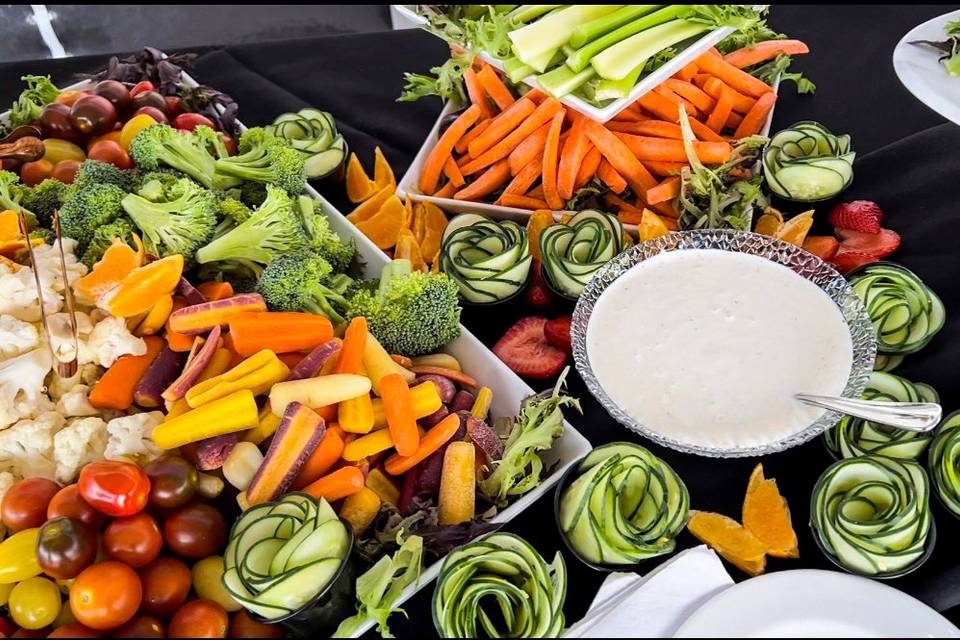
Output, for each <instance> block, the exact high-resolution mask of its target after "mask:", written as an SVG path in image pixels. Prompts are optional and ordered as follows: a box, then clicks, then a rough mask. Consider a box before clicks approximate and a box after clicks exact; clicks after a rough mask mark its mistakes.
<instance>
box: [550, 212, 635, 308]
mask: <svg viewBox="0 0 960 640" xmlns="http://www.w3.org/2000/svg"><path fill="white" fill-rule="evenodd" d="M624 248H625V242H624V237H623V225H622V224H621V223H620V219H619V218H617V216H614V215H611V214H609V213H604V212H602V211H597V210H595V209H586V210H584V211H581V212H579V213H577V214H576V215H575V216H573V217H572V218H570V220H569V221H567V223H566V224H563V223H558V224H554V225H551V226H549V227H547V228H546V229H544V230H543V232H542V233H541V234H540V254H541V256H542V262H543V273H544V276H545V278H546V281H547V284H548V285H550V287H551V288H552V289H554V290H555V291H556V292H557V293H560V294H561V295H564V296H566V297H568V298H577V297H579V296H580V294H581V293H583V289H584V287H586V286H587V283H588V282H589V281H590V278H591V277H593V274H594V273H596V272H597V271H598V270H599V269H600V268H601V267H602V266H603V265H605V264H607V263H608V262H609V261H610V260H612V259H613V258H614V257H615V256H616V255H617V254H618V253H620V252H621V251H623V249H624Z"/></svg>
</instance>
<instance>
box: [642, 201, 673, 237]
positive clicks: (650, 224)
mask: <svg viewBox="0 0 960 640" xmlns="http://www.w3.org/2000/svg"><path fill="white" fill-rule="evenodd" d="M668 233H670V229H668V228H667V225H666V224H664V222H663V220H661V219H660V216H658V215H657V214H655V213H654V212H653V211H651V210H650V209H644V210H643V218H641V219H640V224H638V225H637V235H639V236H640V242H646V241H647V240H653V239H654V238H659V237H660V236H665V235H667V234H668Z"/></svg>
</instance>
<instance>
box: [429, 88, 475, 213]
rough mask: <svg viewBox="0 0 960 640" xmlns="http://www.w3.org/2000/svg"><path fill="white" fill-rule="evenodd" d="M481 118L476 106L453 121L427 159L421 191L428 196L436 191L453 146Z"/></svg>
mask: <svg viewBox="0 0 960 640" xmlns="http://www.w3.org/2000/svg"><path fill="white" fill-rule="evenodd" d="M479 118H480V107H478V106H476V105H474V106H471V107H469V108H468V109H467V110H466V111H464V112H463V113H461V114H460V115H459V116H458V117H457V119H456V120H454V121H453V124H451V125H450V126H449V127H447V130H446V131H444V132H443V135H442V136H440V139H439V140H438V141H437V146H435V147H434V148H433V151H431V152H430V155H429V156H428V157H427V161H426V163H424V166H423V171H422V172H421V173H420V180H419V183H418V186H419V187H420V191H422V192H423V193H426V194H428V195H430V194H432V193H433V192H434V191H436V189H437V183H438V182H439V181H440V174H441V173H443V165H444V164H446V162H447V158H449V157H450V154H451V153H452V152H453V146H454V145H455V144H457V140H459V139H460V137H461V136H462V135H463V134H464V133H466V131H467V129H469V128H470V127H472V126H473V124H474V123H475V122H476V121H477V120H478V119H479Z"/></svg>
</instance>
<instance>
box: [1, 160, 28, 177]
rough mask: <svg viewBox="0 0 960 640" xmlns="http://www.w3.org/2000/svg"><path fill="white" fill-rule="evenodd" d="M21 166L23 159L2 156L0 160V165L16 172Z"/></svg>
mask: <svg viewBox="0 0 960 640" xmlns="http://www.w3.org/2000/svg"><path fill="white" fill-rule="evenodd" d="M22 166H23V160H17V159H16V158H4V159H3V160H0V167H2V168H3V169H5V170H7V171H12V172H13V173H16V174H19V173H20V167H22Z"/></svg>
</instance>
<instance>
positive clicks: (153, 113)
mask: <svg viewBox="0 0 960 640" xmlns="http://www.w3.org/2000/svg"><path fill="white" fill-rule="evenodd" d="M141 113H145V114H147V115H148V116H150V117H151V118H153V119H154V120H156V121H157V122H159V123H160V124H168V123H169V122H170V121H169V120H167V114H165V113H164V112H163V111H160V109H157V108H156V107H140V108H139V109H137V110H136V111H134V112H133V115H134V116H138V115H140V114H141Z"/></svg>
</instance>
